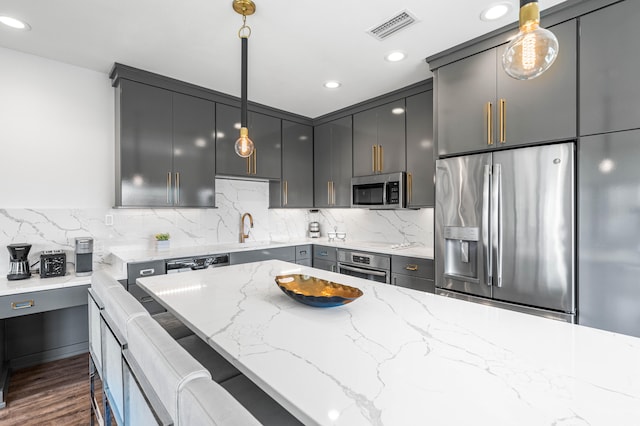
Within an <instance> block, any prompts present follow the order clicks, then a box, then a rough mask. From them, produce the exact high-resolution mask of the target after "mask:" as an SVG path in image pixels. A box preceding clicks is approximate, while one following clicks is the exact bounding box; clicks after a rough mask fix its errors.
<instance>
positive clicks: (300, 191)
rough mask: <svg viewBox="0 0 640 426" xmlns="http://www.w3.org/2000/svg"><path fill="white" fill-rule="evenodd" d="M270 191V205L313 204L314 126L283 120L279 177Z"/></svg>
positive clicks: (303, 206)
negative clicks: (279, 179)
mask: <svg viewBox="0 0 640 426" xmlns="http://www.w3.org/2000/svg"><path fill="white" fill-rule="evenodd" d="M269 192H270V195H269V204H270V207H289V208H309V207H313V127H311V126H308V125H305V124H298V123H294V122H291V121H288V120H282V181H271V182H270V184H269Z"/></svg>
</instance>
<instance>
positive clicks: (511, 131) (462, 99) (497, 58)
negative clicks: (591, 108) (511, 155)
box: [436, 20, 577, 156]
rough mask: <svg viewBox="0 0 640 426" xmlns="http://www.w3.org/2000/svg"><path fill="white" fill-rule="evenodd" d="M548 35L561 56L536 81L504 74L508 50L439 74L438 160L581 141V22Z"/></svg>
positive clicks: (459, 63) (483, 54)
mask: <svg viewBox="0 0 640 426" xmlns="http://www.w3.org/2000/svg"><path fill="white" fill-rule="evenodd" d="M549 29H550V30H551V31H553V33H554V34H555V35H556V37H557V38H558V42H559V44H560V53H559V55H558V58H557V59H556V61H555V63H554V64H553V65H552V66H551V68H549V70H547V71H546V72H545V73H544V74H542V75H541V76H540V77H538V78H535V79H533V80H527V81H520V80H515V79H513V78H511V77H509V76H508V75H507V74H506V73H505V72H504V70H503V69H502V64H501V61H502V52H503V51H504V49H506V45H502V46H498V47H496V48H493V49H489V50H487V51H484V52H481V53H479V54H476V55H473V56H470V57H468V58H465V59H462V60H460V61H457V62H454V63H452V64H449V65H445V66H443V67H441V68H439V69H437V70H436V84H437V93H438V95H437V96H438V98H437V108H438V110H437V114H436V116H437V130H436V132H437V140H438V155H440V156H444V155H452V154H459V153H463V152H472V151H481V150H485V149H494V148H501V147H509V146H517V145H526V144H534V143H541V142H552V141H560V140H567V139H573V138H575V137H576V134H577V132H576V123H577V119H576V117H577V90H576V79H577V24H576V20H570V21H567V22H564V23H562V24H559V25H555V26H552V27H550V28H549Z"/></svg>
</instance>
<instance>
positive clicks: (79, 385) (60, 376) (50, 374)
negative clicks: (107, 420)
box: [0, 354, 91, 426]
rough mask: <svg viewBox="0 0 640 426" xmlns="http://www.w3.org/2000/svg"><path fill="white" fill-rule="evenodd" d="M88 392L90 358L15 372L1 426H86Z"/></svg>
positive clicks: (87, 418) (10, 383) (88, 418)
mask: <svg viewBox="0 0 640 426" xmlns="http://www.w3.org/2000/svg"><path fill="white" fill-rule="evenodd" d="M89 392H90V383H89V354H82V355H77V356H75V357H72V358H66V359H62V360H58V361H53V362H49V363H46V364H41V365H37V366H35V367H29V368H25V369H22V370H17V371H14V372H13V373H12V374H11V380H10V381H9V393H8V396H7V406H6V408H4V409H0V425H2V426H14V425H88V424H90V421H91V419H90V415H91V410H90V396H89Z"/></svg>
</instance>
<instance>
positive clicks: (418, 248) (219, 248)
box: [111, 238, 433, 263]
mask: <svg viewBox="0 0 640 426" xmlns="http://www.w3.org/2000/svg"><path fill="white" fill-rule="evenodd" d="M303 244H319V245H324V246H331V247H337V248H346V249H351V250H362V251H369V252H375V253H384V254H390V255H393V254H397V255H400V256H409V257H419V258H423V259H433V247H426V246H424V245H422V244H417V243H414V244H412V245H410V246H403V247H400V246H399V245H398V244H392V243H385V242H372V241H331V242H330V241H328V240H327V239H326V238H307V239H301V240H293V241H257V242H256V241H248V242H246V243H242V244H241V243H231V244H211V245H202V246H187V247H175V248H174V247H171V248H169V249H165V250H156V249H154V248H149V249H129V248H126V247H120V248H113V249H112V250H111V254H113V255H114V256H115V257H117V258H118V259H119V260H120V261H122V262H123V263H134V262H146V261H151V260H162V259H175V258H180V257H189V256H202V255H208V254H220V253H231V252H238V251H248V250H259V249H267V248H278V247H288V246H295V245H303Z"/></svg>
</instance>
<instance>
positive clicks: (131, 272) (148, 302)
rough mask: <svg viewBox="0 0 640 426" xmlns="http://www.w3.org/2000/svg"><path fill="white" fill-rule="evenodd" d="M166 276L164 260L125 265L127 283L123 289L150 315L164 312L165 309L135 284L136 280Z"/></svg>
mask: <svg viewBox="0 0 640 426" xmlns="http://www.w3.org/2000/svg"><path fill="white" fill-rule="evenodd" d="M164 274H166V266H165V261H164V260H154V261H151V262H136V263H129V264H127V282H126V286H125V288H126V289H127V291H128V292H129V293H131V295H132V296H133V297H135V298H136V300H137V301H138V302H140V304H141V305H142V306H144V308H145V309H146V310H147V311H149V313H150V314H157V313H159V312H164V311H166V309H165V308H164V307H163V306H162V305H161V304H159V303H158V302H156V301H155V299H154V298H153V297H151V296H150V295H149V293H147V292H146V291H144V290H143V289H141V288H140V286H138V284H136V280H137V279H138V278H144V277H152V276H154V275H164Z"/></svg>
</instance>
